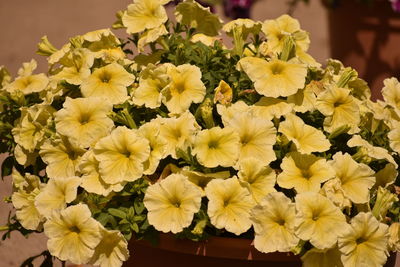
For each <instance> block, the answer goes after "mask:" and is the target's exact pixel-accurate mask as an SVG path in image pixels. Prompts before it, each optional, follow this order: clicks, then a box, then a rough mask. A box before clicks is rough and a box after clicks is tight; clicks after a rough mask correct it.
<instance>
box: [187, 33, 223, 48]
mask: <svg viewBox="0 0 400 267" xmlns="http://www.w3.org/2000/svg"><path fill="white" fill-rule="evenodd" d="M190 41H191V42H193V43H197V42H201V43H203V44H204V45H206V46H210V47H213V46H214V43H215V42H220V39H218V38H217V37H212V36H208V35H205V34H202V33H196V34H194V35H193V36H192V38H190Z"/></svg>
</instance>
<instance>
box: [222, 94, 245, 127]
mask: <svg viewBox="0 0 400 267" xmlns="http://www.w3.org/2000/svg"><path fill="white" fill-rule="evenodd" d="M217 111H218V114H219V115H220V116H221V119H222V123H223V124H224V125H229V123H230V121H231V120H232V119H233V117H235V116H236V115H237V114H242V113H251V112H252V106H248V105H247V104H246V103H244V102H243V101H241V100H239V101H237V102H235V103H233V104H231V105H230V106H225V105H221V104H217Z"/></svg>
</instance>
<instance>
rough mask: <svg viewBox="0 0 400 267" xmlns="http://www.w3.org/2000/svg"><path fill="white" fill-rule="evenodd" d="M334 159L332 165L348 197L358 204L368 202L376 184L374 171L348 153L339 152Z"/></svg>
mask: <svg viewBox="0 0 400 267" xmlns="http://www.w3.org/2000/svg"><path fill="white" fill-rule="evenodd" d="M332 159H333V160H332V162H331V165H332V167H333V169H334V170H335V172H336V177H337V178H338V179H339V180H340V183H341V187H342V189H343V191H344V193H345V195H346V197H348V198H349V199H350V200H351V201H352V202H354V203H357V204H361V203H366V202H368V201H369V191H370V189H371V188H372V186H373V185H374V184H375V177H374V171H373V170H372V169H371V168H370V167H368V165H365V164H363V163H357V162H356V161H355V160H354V159H353V158H352V157H351V156H350V155H349V154H347V153H345V154H342V153H341V152H337V153H336V154H335V155H333V157H332Z"/></svg>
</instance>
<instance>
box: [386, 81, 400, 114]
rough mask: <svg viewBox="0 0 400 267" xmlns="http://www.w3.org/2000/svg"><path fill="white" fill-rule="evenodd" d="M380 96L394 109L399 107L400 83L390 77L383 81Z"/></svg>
mask: <svg viewBox="0 0 400 267" xmlns="http://www.w3.org/2000/svg"><path fill="white" fill-rule="evenodd" d="M383 84H384V87H383V89H382V96H383V99H384V100H385V102H386V103H388V104H389V105H390V106H392V107H394V108H395V109H400V83H399V81H398V80H397V78H395V77H392V78H388V79H385V80H384V81H383Z"/></svg>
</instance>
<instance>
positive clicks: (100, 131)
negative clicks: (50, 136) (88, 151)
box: [55, 97, 114, 147]
mask: <svg viewBox="0 0 400 267" xmlns="http://www.w3.org/2000/svg"><path fill="white" fill-rule="evenodd" d="M111 111H112V105H111V104H110V103H109V102H107V101H106V102H105V101H104V99H102V98H99V97H90V98H75V99H72V98H69V97H67V98H66V100H65V102H64V104H63V108H62V109H60V110H59V111H57V113H56V114H55V123H56V129H57V132H58V133H60V134H62V135H64V136H67V137H68V138H69V140H70V141H71V142H73V143H74V144H76V145H77V146H81V147H89V146H92V145H93V144H95V143H96V142H97V141H98V140H99V139H100V138H102V137H104V136H106V135H108V134H109V133H110V132H111V128H112V127H113V126H114V123H113V121H112V120H111V119H110V118H109V117H108V115H109V113H111Z"/></svg>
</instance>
